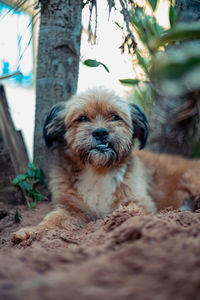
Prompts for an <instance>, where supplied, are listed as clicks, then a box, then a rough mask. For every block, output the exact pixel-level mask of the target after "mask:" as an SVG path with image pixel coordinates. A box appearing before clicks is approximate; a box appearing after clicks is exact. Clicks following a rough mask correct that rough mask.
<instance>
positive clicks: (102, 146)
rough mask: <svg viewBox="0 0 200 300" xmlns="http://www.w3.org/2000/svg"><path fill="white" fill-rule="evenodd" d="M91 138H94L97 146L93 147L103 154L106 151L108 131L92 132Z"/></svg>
mask: <svg viewBox="0 0 200 300" xmlns="http://www.w3.org/2000/svg"><path fill="white" fill-rule="evenodd" d="M92 136H93V137H94V138H95V140H96V142H97V144H96V146H95V149H96V150H99V151H100V152H104V151H106V150H107V149H108V146H109V143H108V138H109V131H108V130H107V129H106V128H97V129H95V130H94V131H93V132H92Z"/></svg>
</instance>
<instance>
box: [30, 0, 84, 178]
mask: <svg viewBox="0 0 200 300" xmlns="http://www.w3.org/2000/svg"><path fill="white" fill-rule="evenodd" d="M41 5H42V8H41V20H40V33H39V49H38V61H37V82H36V115H35V134H34V161H35V163H36V164H37V165H38V166H39V167H40V168H42V169H43V170H44V171H45V172H46V174H47V173H48V154H47V151H46V149H45V144H44V140H43V133H42V132H43V124H44V121H45V118H46V116H47V113H48V110H49V109H50V108H51V107H52V105H54V104H56V103H57V102H60V101H65V100H67V99H68V98H69V97H70V96H71V95H72V94H74V93H75V92H76V89H77V81H78V70H79V57H80V40H81V14H82V0H47V1H46V0H45V1H44V0H43V1H41Z"/></svg>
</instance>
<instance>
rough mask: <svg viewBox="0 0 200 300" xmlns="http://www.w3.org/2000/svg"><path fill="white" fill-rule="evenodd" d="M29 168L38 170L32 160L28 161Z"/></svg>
mask: <svg viewBox="0 0 200 300" xmlns="http://www.w3.org/2000/svg"><path fill="white" fill-rule="evenodd" d="M28 168H29V169H31V170H33V171H37V170H38V168H37V166H36V165H35V164H34V163H31V162H29V163H28Z"/></svg>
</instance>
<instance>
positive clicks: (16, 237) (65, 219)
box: [11, 208, 83, 243]
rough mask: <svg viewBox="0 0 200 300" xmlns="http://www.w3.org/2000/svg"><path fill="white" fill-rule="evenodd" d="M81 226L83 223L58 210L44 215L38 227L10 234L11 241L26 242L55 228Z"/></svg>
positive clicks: (63, 210) (26, 228) (62, 210)
mask: <svg viewBox="0 0 200 300" xmlns="http://www.w3.org/2000/svg"><path fill="white" fill-rule="evenodd" d="M81 226H83V222H82V221H81V220H79V219H78V218H75V217H73V216H71V215H70V214H69V213H68V212H67V211H66V210H65V209H62V208H58V209H55V210H53V211H52V212H50V213H49V214H47V215H46V217H45V218H44V219H43V220H42V222H40V223H39V224H38V225H36V226H33V227H25V228H21V229H20V230H18V231H16V232H14V233H12V235H11V240H12V241H13V242H15V243H17V242H20V241H23V240H27V239H29V238H30V236H35V235H36V236H37V235H40V234H41V233H43V232H44V231H47V230H49V229H53V228H55V227H58V228H66V229H73V228H78V227H81Z"/></svg>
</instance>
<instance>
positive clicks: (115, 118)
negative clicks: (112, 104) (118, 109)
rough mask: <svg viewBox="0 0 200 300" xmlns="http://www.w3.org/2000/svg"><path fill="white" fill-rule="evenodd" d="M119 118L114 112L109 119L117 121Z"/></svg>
mask: <svg viewBox="0 0 200 300" xmlns="http://www.w3.org/2000/svg"><path fill="white" fill-rule="evenodd" d="M119 120H121V118H120V117H119V116H118V115H116V114H112V115H111V121H119Z"/></svg>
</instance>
